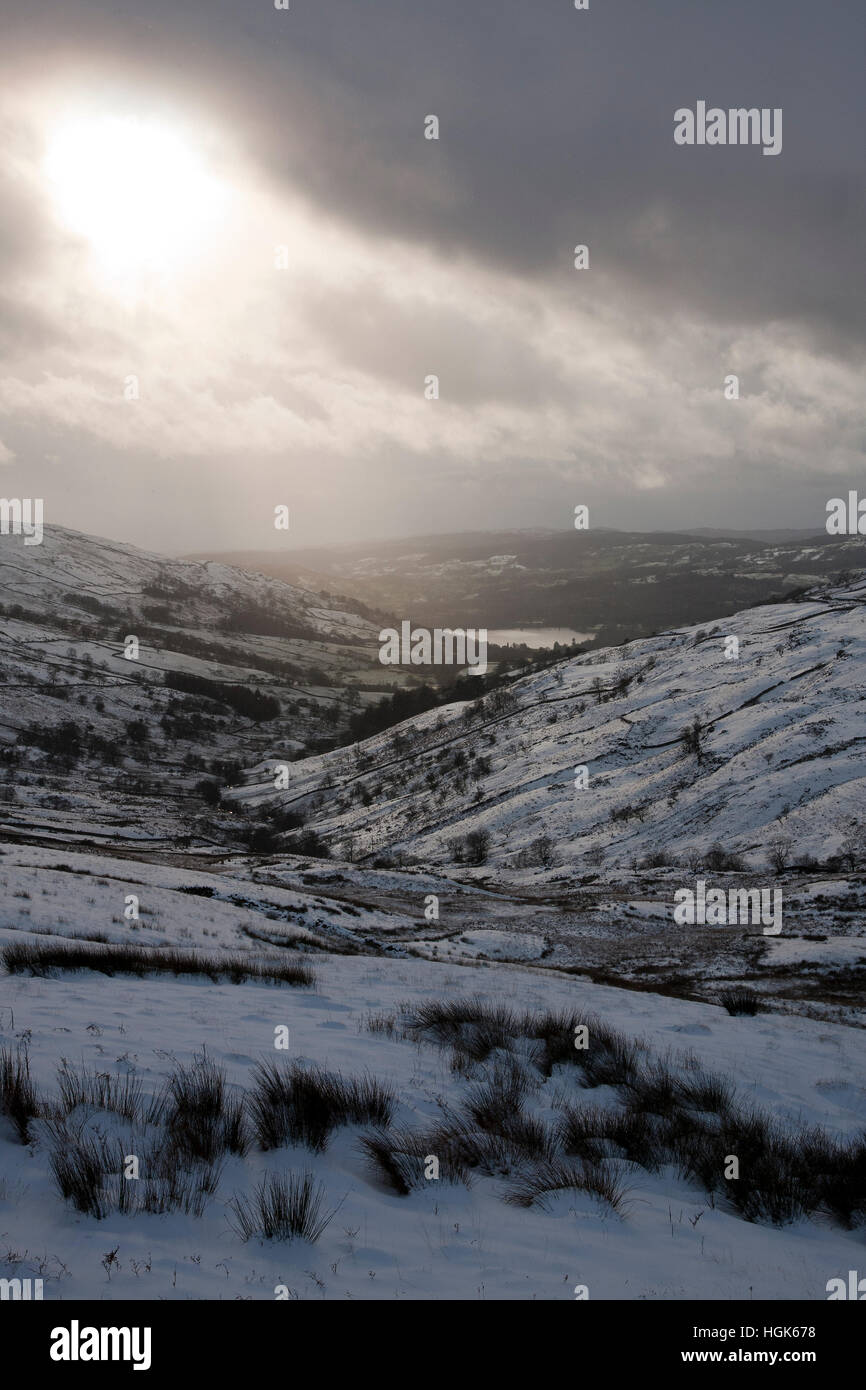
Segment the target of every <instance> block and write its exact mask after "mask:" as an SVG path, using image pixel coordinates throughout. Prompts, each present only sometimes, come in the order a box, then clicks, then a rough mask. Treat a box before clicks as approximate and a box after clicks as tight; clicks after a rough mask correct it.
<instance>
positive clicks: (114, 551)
mask: <svg viewBox="0 0 866 1390" xmlns="http://www.w3.org/2000/svg"><path fill="white" fill-rule="evenodd" d="M364 614H365V610H364V609H363V607H362V606H361V605H353V604H352V602H351V600H345V601H342V600H336V599H330V598H328V597H326V596H324V595H318V594H311V593H309V592H308V591H306V590H302V589H299V588H296V587H293V586H292V585H288V584H284V583H282V582H281V581H279V580H273V579H267V578H265V577H264V576H262V575H249V574H245V573H244V572H243V571H241V570H236V569H231V568H229V567H227V566H224V565H218V564H197V563H192V562H188V561H175V560H170V559H167V558H166V557H164V556H158V555H151V554H147V553H146V552H144V551H139V550H136V549H135V548H134V547H131V546H128V545H121V544H119V543H115V542H112V541H107V540H103V539H99V538H95V537H92V536H84V535H81V534H79V533H78V532H75V531H68V530H65V529H63V528H61V527H48V528H46V531H45V536H44V540H43V542H42V544H41V545H38V546H30V547H28V546H25V545H24V544H23V543H22V541H21V540H20V539H19V538H17V537H15V536H9V537H5V538H3V541H2V544H0V798H2V801H3V803H5V804H4V806H3V810H4V812H5V817H6V820H7V824H8V826H9V828H10V830H15V829H16V827H17V829H18V831H20V832H23V833H30V832H35V830H36V829H37V828H41V829H42V830H43V831H44V833H46V834H48V835H50V836H52V837H56V836H58V835H68V837H69V839H70V842H72V843H76V842H79V841H83V840H86V839H87V838H88V835H89V832H94V833H95V836H96V838H100V837H104V836H106V835H108V836H109V837H111V836H116V837H118V838H119V839H120V840H144V841H151V840H152V841H156V842H161V843H171V842H175V841H176V842H184V841H189V840H190V838H192V839H194V840H199V841H200V842H207V841H208V840H213V839H214V838H216V839H217V841H220V840H222V839H225V838H228V839H229V840H230V839H231V826H230V825H227V826H226V828H225V832H223V831H222V830H220V828H219V827H214V826H213V824H212V818H211V817H209V816H208V814H207V807H208V801H207V796H208V795H210V804H211V806H212V805H213V804H214V794H215V793H216V792H217V791H218V787H219V786H220V785H221V784H223V783H225V782H228V781H231V779H232V777H233V776H234V775H235V768H236V765H239V764H238V758H239V756H241V757H243V758H244V759H248V758H249V757H250V755H251V754H253V755H254V753H255V750H257V749H260V750H261V751H262V752H263V753H264V751H265V750H268V749H270V747H271V746H272V745H273V743H274V740H275V739H276V740H278V741H279V744H280V747H281V751H282V754H283V756H284V757H295V756H297V755H298V754H299V753H300V751H301V750H302V749H304V748H305V747H306V746H307V745H310V744H311V745H313V746H316V744H317V742H318V743H322V742H330V741H332V739H333V735H334V733H335V731H336V730H339V729H342V728H344V727H345V724H346V721H347V719H348V717H349V716H350V714H351V712H352V711H353V710H355V709H357V708H359V707H360V706H361V705H363V703H364V701H367V700H371V699H376V698H378V694H377V693H373V694H368V693H365V692H364V691H363V690H359V689H358V688H357V687H363V686H364V685H365V684H371V685H372V687H373V690H374V692H381V691H382V690H383V689H387V685H388V680H387V675H385V676H383V668H382V667H381V666H380V665H379V662H378V660H377V651H378V644H377V640H376V639H377V635H378V631H379V623H378V621H377V622H374V621H372V619H371V617H368V616H364ZM203 781H204V782H208V781H210V782H212V791H211V792H208V789H207V788H205V789H204V797H205V799H204V800H203V799H202V790H201V784H202V782H203ZM13 808H17V809H13Z"/></svg>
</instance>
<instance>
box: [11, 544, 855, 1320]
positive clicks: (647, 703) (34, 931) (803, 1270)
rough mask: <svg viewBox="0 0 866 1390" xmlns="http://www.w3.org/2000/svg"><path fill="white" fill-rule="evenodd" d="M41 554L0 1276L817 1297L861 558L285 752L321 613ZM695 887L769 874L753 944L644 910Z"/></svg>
mask: <svg viewBox="0 0 866 1390" xmlns="http://www.w3.org/2000/svg"><path fill="white" fill-rule="evenodd" d="M46 546H47V547H48V548H47V549H46V550H45V551H44V553H43V555H42V556H41V558H40V557H39V556H38V555H35V556H34V554H33V551H31V552H30V553H26V552H24V551H23V550H22V551H17V552H15V553H14V554H13V552H12V551H11V550H5V549H4V550H3V551H2V552H0V554H2V557H3V562H4V568H3V569H2V570H0V575H2V578H3V584H4V595H3V601H4V611H3V614H2V616H0V668H2V673H3V675H4V677H5V679H4V681H3V683H2V684H0V695H2V721H3V723H2V736H3V740H4V747H3V749H2V761H0V769H2V773H3V779H2V783H0V785H2V788H3V796H2V802H0V838H2V841H3V843H2V847H0V895H2V896H0V1229H2V1231H3V1237H2V1240H0V1279H9V1280H14V1279H16V1278H18V1279H23V1278H31V1279H35V1278H39V1279H42V1281H43V1285H44V1297H45V1298H46V1299H52V1300H54V1299H62V1298H74V1297H84V1298H89V1299H115V1298H123V1299H141V1300H145V1299H157V1298H160V1299H161V1298H166V1299H174V1298H180V1299H187V1298H208V1299H214V1300H218V1299H227V1300H234V1299H236V1298H255V1299H262V1300H274V1299H292V1300H294V1299H297V1300H307V1299H313V1298H314V1299H339V1300H341V1301H342V1300H345V1299H346V1298H354V1299H358V1298H361V1299H389V1300H390V1299H396V1298H400V1299H405V1298H411V1299H423V1300H429V1301H436V1300H445V1299H455V1298H456V1299H465V1300H470V1299H471V1300H484V1299H499V1298H504V1299H531V1298H542V1299H550V1300H555V1299H561V1298H565V1299H568V1300H569V1301H571V1300H573V1299H574V1298H575V1297H578V1298H583V1297H589V1298H590V1299H593V1300H596V1299H599V1298H614V1299H635V1298H640V1299H648V1298H652V1299H674V1300H675V1299H706V1300H711V1299H723V1300H724V1299H745V1298H756V1299H776V1300H785V1299H822V1300H823V1299H825V1298H826V1297H827V1290H828V1287H830V1286H831V1281H833V1280H837V1279H840V1278H841V1279H842V1280H843V1281H844V1279H845V1278H846V1277H847V1272H848V1271H849V1270H851V1269H856V1268H857V1267H858V1263H859V1261H860V1255H861V1253H862V1233H863V1223H864V1221H866V1132H864V1125H866V1089H864V1086H863V1074H864V1063H866V1026H864V1025H866V1013H864V1009H863V983H864V975H866V941H864V936H866V931H864V924H863V909H864V905H866V874H864V867H866V866H864V855H863V850H864V843H863V838H862V825H863V811H864V796H863V790H864V785H863V783H864V735H866V730H864V724H863V712H864V711H863V693H862V692H863V666H864V653H866V629H864V599H866V582H864V581H862V580H861V581H854V582H851V583H848V584H846V585H845V586H843V587H837V588H833V589H828V590H821V591H815V592H814V593H812V594H809V595H807V596H806V597H804V598H803V599H802V600H801V601H799V602H796V603H788V604H784V605H778V606H774V607H762V608H756V609H750V610H747V611H745V612H743V613H740V614H737V615H736V617H734V618H729V619H726V620H725V622H724V624H721V625H719V626H718V627H711V628H709V629H707V628H704V629H703V630H696V629H693V628H689V629H677V630H675V631H670V632H666V633H662V634H660V635H658V636H656V637H654V638H651V639H646V640H643V641H640V642H636V643H631V644H629V645H628V646H625V647H620V648H614V649H609V650H605V651H602V652H595V653H592V654H587V655H585V656H582V657H578V658H576V659H571V660H568V661H563V662H561V663H559V664H558V665H556V666H552V667H549V668H548V669H545V670H538V671H536V672H535V673H534V674H532V675H529V676H523V677H521V678H519V679H515V680H513V681H511V682H509V681H507V680H506V681H504V682H501V683H499V684H497V685H496V686H495V687H494V688H492V689H491V690H489V691H488V693H487V694H486V695H485V696H484V697H483V699H481V700H467V701H464V702H462V703H460V704H456V705H449V706H441V707H439V708H437V709H433V710H431V711H429V712H428V713H426V714H424V715H421V716H418V717H416V718H414V719H412V720H409V721H407V722H406V723H404V724H402V725H399V726H396V727H393V728H391V729H389V730H388V731H387V732H386V733H384V734H381V735H378V736H376V737H375V738H372V739H368V740H367V741H365V742H364V743H363V744H360V745H356V746H353V747H344V748H340V749H337V750H335V751H332V752H329V753H326V754H323V755H317V756H313V757H308V758H301V759H297V760H294V759H293V755H294V754H295V753H296V752H297V751H298V749H297V742H298V741H297V739H296V735H297V733H298V732H299V726H301V725H304V726H305V728H306V729H307V730H308V729H309V727H310V726H311V725H312V726H313V727H315V726H314V720H315V717H316V716H315V708H318V703H315V702H321V701H324V700H325V699H326V698H327V697H328V695H329V693H330V696H331V698H335V697H339V693H340V690H341V687H340V684H339V680H340V673H341V670H342V668H341V663H342V662H343V661H344V660H348V661H354V662H355V663H356V665H360V663H361V661H362V659H363V658H362V656H361V655H359V653H362V652H363V650H364V648H365V643H367V642H368V641H369V632H370V628H369V625H368V626H366V627H365V626H364V624H365V621H366V622H368V620H365V618H364V615H363V614H361V613H358V614H355V613H353V612H352V611H351V609H349V610H343V609H341V608H340V607H339V604H336V605H335V606H332V605H331V604H330V603H329V602H328V601H326V600H322V599H316V598H315V597H314V596H312V595H309V594H307V595H300V596H299V595H298V594H297V591H293V590H291V589H290V588H289V587H288V586H285V585H279V584H273V586H272V581H267V580H264V579H262V578H261V577H255V576H243V575H237V574H235V573H234V572H232V571H230V570H224V569H221V568H216V567H213V566H208V567H202V566H195V565H175V564H174V562H171V561H164V560H161V559H160V558H159V557H153V556H141V555H139V554H138V553H137V552H134V551H129V550H128V549H127V548H126V547H112V546H110V545H108V544H106V543H102V542H93V541H91V540H89V539H88V538H79V537H75V536H74V535H60V536H55V535H53V534H49V536H48V537H47V538H46ZM13 585H14V589H13ZM262 586H265V587H262ZM151 605H155V606H156V607H157V608H162V609H164V610H165V611H163V612H160V613H158V614H157V615H156V616H155V617H154V616H153V615H152V614H151V615H149V614H148V612H147V610H148V609H150V608H151ZM275 614H276V619H275V617H274V615H275ZM275 620H276V621H278V622H279V623H282V624H284V625H286V626H288V625H289V624H291V625H292V626H293V628H294V629H295V631H293V632H292V634H291V635H288V634H286V633H283V634H280V633H276V634H273V633H262V632H256V631H254V630H251V629H253V628H256V627H258V628H262V627H266V626H267V625H268V624H269V623H273V622H274V621H275ZM136 634H137V635H138V637H139V638H140V639H141V640H140V648H141V650H140V653H139V657H138V660H139V663H140V664H139V666H135V664H134V662H132V661H128V660H127V658H126V657H125V656H124V655H123V647H124V643H125V641H126V639H127V638H128V637H129V636H130V635H136ZM734 639H736V640H734ZM311 651H314V652H315V653H316V654H317V656H316V659H317V660H318V661H321V662H322V663H323V665H324V663H325V661H328V662H329V663H330V667H329V670H330V672H331V679H333V682H334V684H333V686H332V687H331V688H330V691H329V689H327V688H324V687H312V686H311V687H309V689H310V692H311V698H312V697H315V701H314V708H313V709H311V708H310V707H309V705H307V704H304V705H300V704H299V702H298V701H297V699H296V696H297V694H298V689H297V688H293V687H292V686H291V681H292V680H294V679H299V678H297V677H292V676H289V675H288V674H286V671H285V670H284V669H283V668H284V666H287V665H288V664H289V663H290V662H298V663H299V664H301V663H303V662H305V661H307V662H309V661H310V660H312V657H311ZM373 659H374V658H371V657H370V656H369V654H368V656H367V661H368V663H369V662H370V661H371V660H373ZM367 669H369V665H368V667H367ZM166 672H168V673H169V675H170V676H172V677H173V678H175V684H174V685H172V684H171V683H169V684H168V685H167V684H166V683H165V679H164V676H165V673H166ZM148 673H149V674H148ZM190 677H198V678H199V680H202V681H205V682H209V683H210V684H209V685H208V686H200V687H196V686H195V684H193V686H192V688H189V678H190ZM177 678H183V679H180V684H179V685H178V684H177ZM289 690H292V695H291V696H289V695H288V694H287V691H289ZM196 691H198V693H196ZM202 691H205V692H206V693H202ZM239 692H247V693H246V694H243V693H240V694H239ZM250 692H251V693H250ZM255 696H257V697H258V698H259V703H256V699H255V698H253V697H255ZM267 699H271V700H273V701H274V702H275V703H276V705H277V707H278V709H277V712H276V713H275V712H274V711H273V710H272V708H271V707H270V706H269V705H267V704H264V705H263V704H261V701H262V700H265V701H266V700H267ZM251 700H252V703H250V701H251ZM233 701H234V704H233V703H232V702H233ZM696 720H697V724H696V722H695V721H696ZM684 730H686V731H687V732H686V734H685V736H684ZM112 740H114V743H115V744H116V748H115V750H114V753H113V752H112ZM277 764H280V770H281V773H284V772H285V770H286V769H287V773H288V786H287V787H285V788H282V787H278V786H277V785H276V780H275V768H276V765H277ZM202 770H205V771H207V772H208V773H209V778H208V784H209V786H210V787H211V792H210V796H209V800H210V806H209V808H208V807H207V806H206V804H205V800H204V799H203V797H204V794H203V793H202V792H201V790H200V788H198V786H197V779H200V778H201V773H202ZM235 822H237V824H238V825H239V827H243V826H247V827H250V826H253V827H255V826H256V825H257V826H258V827H259V828H267V827H270V834H269V836H268V837H267V842H266V843H265V844H264V845H263V844H261V843H259V842H256V841H251V842H250V843H248V844H245V843H244V840H243V837H242V836H241V835H236V836H234V838H233V834H232V831H231V826H232V824H233V823H235ZM301 825H303V833H304V834H305V835H306V836H307V837H308V839H307V841H306V842H305V844H306V847H305V848H304V847H302V846H300V845H299V844H298V843H297V842H296V839H295V837H296V835H297V833H298V830H299V828H300V826H301ZM768 853H769V862H768ZM328 855H329V856H330V857H328ZM698 879H703V880H706V881H707V882H708V883H709V884H711V885H722V886H724V887H728V886H734V887H736V888H737V889H740V888H749V887H751V886H752V885H757V886H758V887H759V889H763V888H764V887H765V886H767V888H768V891H772V892H776V891H778V892H780V893H781V894H782V895H783V897H784V913H783V923H782V928H781V931H780V932H779V933H778V934H776V935H772V936H767V935H765V934H764V932H763V929H762V926H761V924H760V923H754V922H752V923H749V924H746V925H743V924H742V923H740V924H730V923H729V924H727V925H721V926H716V925H707V924H695V925H685V926H684V925H679V924H677V923H676V921H675V919H674V914H673V903H674V898H675V894H676V893H677V891H678V890H681V889H682V888H683V887H686V888H688V886H689V884H692V885H695V883H696V880H698ZM731 1155H734V1156H735V1157H738V1160H742V1162H741V1167H740V1171H739V1173H738V1174H733V1175H732V1173H731V1171H730V1157H731ZM130 1156H133V1157H135V1158H136V1160H137V1164H138V1170H137V1172H136V1173H134V1174H132V1176H130V1175H129V1174H128V1172H127V1169H128V1166H129V1158H130ZM290 1184H293V1185H292V1186H290ZM317 1203H318V1205H317ZM275 1218H276V1224H274V1223H275ZM301 1227H302V1228H303V1229H300V1228H301ZM804 1320H805V1319H804Z"/></svg>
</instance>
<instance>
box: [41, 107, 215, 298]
mask: <svg viewBox="0 0 866 1390" xmlns="http://www.w3.org/2000/svg"><path fill="white" fill-rule="evenodd" d="M45 173H46V176H47V178H48V180H49V183H50V185H51V189H52V192H53V195H54V198H55V200H56V205H57V210H58V213H59V215H60V217H61V219H62V221H63V222H64V223H65V225H66V226H67V227H68V228H69V229H70V231H73V232H76V233H77V234H78V235H79V236H82V237H84V238H85V239H86V240H87V241H88V242H89V243H90V245H91V248H92V250H93V252H94V254H95V256H96V257H97V259H98V261H99V263H100V265H101V267H102V268H103V269H104V270H106V271H109V272H113V273H122V272H124V271H130V270H137V269H154V270H168V269H172V268H174V267H176V266H177V265H178V263H179V262H182V261H184V260H187V259H188V258H189V257H190V256H192V255H193V254H195V252H196V251H197V250H201V249H203V248H204V246H205V245H206V244H207V239H208V228H209V226H210V225H211V223H212V222H213V219H214V218H215V217H216V215H217V214H218V213H219V210H220V205H221V204H222V202H223V198H224V192H223V190H222V189H221V187H220V185H219V184H218V183H217V181H216V180H215V179H213V178H212V177H211V176H210V175H209V174H208V173H207V171H206V170H205V168H204V166H203V164H202V162H201V160H200V158H199V157H198V156H197V154H196V152H195V150H194V148H193V146H192V144H191V143H188V142H187V141H186V140H184V139H183V138H182V137H180V136H179V135H177V134H176V133H175V132H174V131H172V130H171V129H169V128H166V127H165V126H162V125H160V124H158V123H155V122H151V121H149V120H137V119H133V118H126V117H116V116H102V117H93V116H88V117H84V118H80V119H72V120H68V121H66V122H64V124H63V125H61V126H60V127H59V128H58V129H57V130H56V132H55V133H54V135H53V137H52V138H51V139H50V141H49V144H48V150H47V154H46V162H45Z"/></svg>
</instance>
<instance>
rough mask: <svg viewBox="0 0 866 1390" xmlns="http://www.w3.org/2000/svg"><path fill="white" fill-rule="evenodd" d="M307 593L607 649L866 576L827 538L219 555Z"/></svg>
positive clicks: (628, 539) (632, 537) (554, 535)
mask: <svg viewBox="0 0 866 1390" xmlns="http://www.w3.org/2000/svg"><path fill="white" fill-rule="evenodd" d="M194 558H198V559H204V558H207V559H212V560H220V561H222V562H226V563H231V564H233V565H237V566H239V567H241V568H243V569H246V570H257V571H259V572H260V573H263V574H267V575H272V576H274V577H277V578H280V579H283V580H286V581H288V582H289V583H292V584H296V585H298V586H301V587H310V588H314V589H319V590H321V589H327V590H332V591H334V592H336V593H339V592H349V593H351V594H353V595H355V596H356V597H357V598H360V599H362V600H363V601H364V602H365V603H367V604H370V605H372V606H374V607H376V608H378V609H384V610H385V611H387V612H390V613H393V614H395V615H398V616H399V617H403V618H409V619H411V620H412V621H413V622H415V623H418V624H421V625H425V626H428V627H433V626H437V625H441V626H463V627H487V628H488V629H513V628H525V627H535V626H537V627H548V628H549V627H558V628H567V629H570V630H572V631H575V632H578V633H581V634H583V633H587V632H588V633H592V634H594V640H595V645H597V646H609V645H613V644H617V643H619V642H622V641H625V640H628V639H630V638H634V637H641V636H649V635H650V634H651V633H652V632H656V631H659V630H661V629H662V628H665V627H670V626H671V625H676V624H682V623H691V622H705V621H709V620H710V619H714V618H722V617H724V616H725V615H726V614H729V613H735V612H737V611H738V610H740V609H742V608H746V607H749V606H751V605H752V604H755V603H761V602H766V601H767V600H769V599H774V598H782V597H785V596H786V595H788V594H790V593H792V592H794V591H796V590H797V589H801V588H803V587H808V586H809V585H811V584H815V583H819V582H822V581H825V580H827V579H830V578H838V577H839V576H840V575H843V574H845V573H848V572H852V571H857V570H860V569H862V568H864V567H866V540H864V539H862V538H859V537H832V538H831V537H829V536H827V535H826V533H824V532H820V533H817V534H815V533H810V532H798V531H779V532H769V531H755V532H753V533H749V532H739V533H731V532H717V531H715V530H713V529H711V528H700V529H699V530H696V531H693V532H677V531H671V532H644V533H642V532H626V531H611V530H605V529H601V528H596V529H590V530H588V531H540V530H527V531H499V532H466V533H462V534H455V535H433V536H410V537H407V538H405V539H401V540H388V541H379V542H373V543H371V542H364V543H358V544H352V545H341V546H333V547H320V548H316V549H307V550H291V551H287V552H284V553H282V554H280V553H278V552H275V551H238V552H233V553H229V554H217V553H214V554H213V555H210V556H198V557H194Z"/></svg>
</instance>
